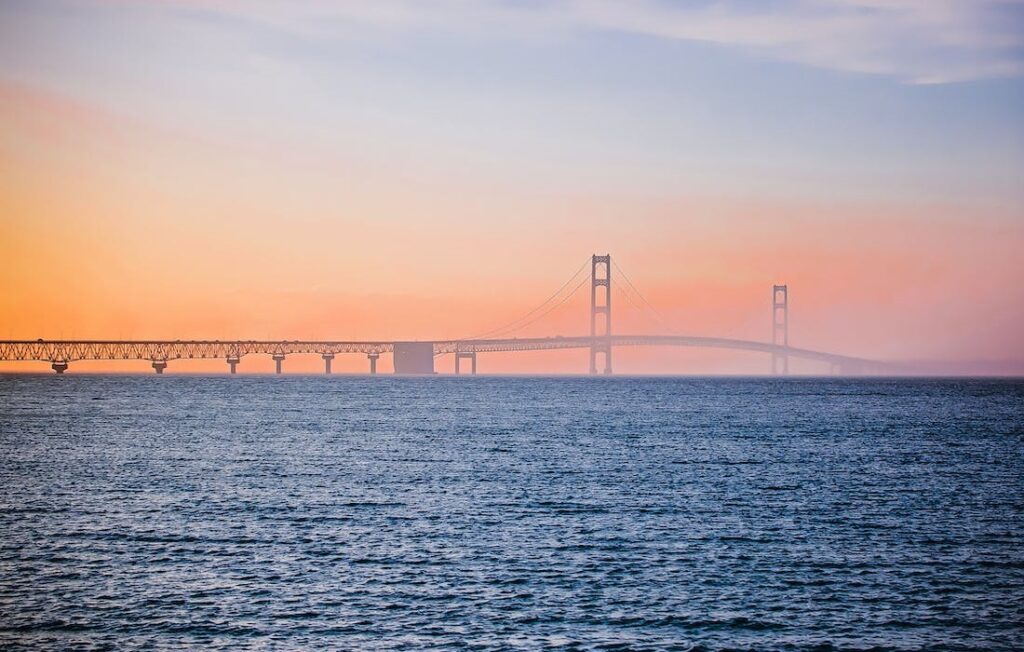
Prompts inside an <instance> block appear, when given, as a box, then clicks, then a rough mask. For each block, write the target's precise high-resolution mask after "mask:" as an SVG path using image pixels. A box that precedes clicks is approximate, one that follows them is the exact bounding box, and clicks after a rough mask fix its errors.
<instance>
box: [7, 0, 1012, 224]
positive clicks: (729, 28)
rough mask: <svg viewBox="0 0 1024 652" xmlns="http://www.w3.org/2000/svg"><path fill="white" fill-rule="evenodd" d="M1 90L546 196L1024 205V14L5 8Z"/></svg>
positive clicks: (679, 6)
mask: <svg viewBox="0 0 1024 652" xmlns="http://www.w3.org/2000/svg"><path fill="white" fill-rule="evenodd" d="M2 13H3V16H4V18H3V23H2V25H3V27H2V28H0V29H2V32H0V35H2V37H3V38H2V39H0V41H2V44H0V55H2V60H3V63H2V64H0V77H2V78H3V79H6V80H7V81H12V82H19V83H24V84H29V85H35V86H40V87H43V88H46V89H50V90H53V91H55V92H59V93H64V94H68V95H70V96H72V97H79V98H82V99H83V100H84V101H87V102H92V103H96V104H98V105H100V106H103V107H106V108H109V109H111V110H115V111H118V112H121V113H125V114H130V115H137V116H141V117H144V118H145V119H146V120H149V121H154V122H157V123H160V124H162V125H165V126H171V127H174V128H177V129H182V130H186V131H190V132H197V133H216V134H219V135H225V136H227V137H230V138H239V139H252V138H257V139H258V138H262V137H266V134H268V133H272V134H274V137H275V138H280V139H285V140H288V141H290V142H295V143H305V142H309V143H319V144H322V145H326V146H329V147H334V148H344V147H346V146H353V147H359V148H362V149H366V150H372V151H373V152H375V153H374V154H370V155H374V156H379V158H380V159H382V160H386V159H388V158H389V157H394V156H395V155H396V153H397V152H402V153H403V155H404V156H406V157H409V158H410V159H411V160H413V161H415V162H417V163H418V164H419V165H431V166H441V167H450V168H451V169H452V170H453V171H455V172H457V173H459V174H462V173H465V174H479V175H485V176H492V177H494V178H501V179H502V180H503V182H507V183H512V184H516V183H523V184H527V185H532V186H536V187H538V188H543V187H545V185H546V184H549V183H550V184H554V185H556V186H559V187H565V186H570V187H579V188H580V189H582V190H585V189H586V188H587V187H588V186H590V185H599V186H603V185H606V184H609V183H611V184H623V185H624V186H626V187H628V188H631V189H633V190H635V191H637V192H650V193H665V192H675V191H678V190H679V189H680V184H682V186H683V187H684V189H688V190H693V191H707V192H726V191H728V192H756V193H767V194H781V195H784V196H790V195H796V196H808V197H816V198H824V199H830V198H831V199H836V198H838V199H843V198H856V197H860V198H886V199H907V198H909V199H919V198H922V197H931V198H935V199H938V200H940V201H967V202H973V201H986V202H996V203H1001V204H1003V205H1004V206H1005V205H1010V206H1012V205H1015V204H1017V203H1019V202H1020V201H1021V200H1022V198H1024V191H1022V190H1021V187H1022V172H1021V170H1022V169H1024V127H1022V124H1024V120H1021V119H1020V118H1021V116H1022V115H1024V85H1022V82H1021V73H1022V72H1024V45H1022V43H1024V36H1022V34H1024V30H1022V16H1024V3H1021V2H989V1H986V0H979V1H976V2H962V1H956V0H936V1H922V0H862V1H857V0H834V1H831V2H829V1H825V0H817V1H810V0H808V1H803V2H781V1H778V2H775V1H773V2H707V1H702V2H667V1H661V2H631V3H616V2H598V1H579V2H541V1H537V2H494V1H486V0H485V1H480V2H452V1H442V2H413V1H392V0H383V1H378V2H362V3H359V2H339V3H328V2H312V3H278V2H245V3H243V2H231V1H211V2H189V1H184V0H183V1H180V2H173V1H168V2H160V1H153V2H141V3H128V2H49V1H43V2H5V3H4V4H3V9H2Z"/></svg>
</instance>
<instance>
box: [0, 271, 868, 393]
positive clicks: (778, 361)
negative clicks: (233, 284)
mask: <svg viewBox="0 0 1024 652" xmlns="http://www.w3.org/2000/svg"><path fill="white" fill-rule="evenodd" d="M590 264H591V270H590V274H589V276H587V277H584V278H583V281H582V282H581V283H580V284H578V285H576V287H575V288H574V289H573V290H572V292H570V293H569V294H568V295H565V296H564V297H562V298H561V301H560V302H558V303H557V305H561V304H563V303H565V301H567V300H568V298H569V297H570V296H572V294H574V293H575V292H576V290H578V289H579V288H580V287H582V285H583V283H585V282H586V281H587V280H588V279H589V280H590V334H589V335H579V336H571V337H561V336H558V337H498V338H495V337H470V338H462V339H453V340H433V341H383V340H379V341H373V340H367V341H345V340H337V341H334V340H229V341H222V340H42V339H39V340H2V341H0V361H40V362H48V363H50V366H51V368H52V369H53V370H54V371H55V372H57V373H58V374H61V373H64V372H65V371H67V370H68V368H69V366H70V363H72V362H75V361H79V360H145V361H149V362H150V364H151V365H152V367H153V369H154V370H155V371H156V373H158V374H161V373H163V372H164V370H165V369H167V367H168V363H169V361H171V360H191V359H211V358H213V359H223V360H225V361H226V362H227V364H228V369H229V371H230V373H232V374H234V373H237V369H238V365H239V364H240V363H241V361H242V358H243V357H244V356H247V355H269V356H271V358H272V359H273V361H274V363H275V370H276V372H277V373H279V374H280V373H282V368H283V363H284V361H285V359H286V357H287V356H289V355H302V354H305V355H318V356H320V357H321V358H322V359H323V361H324V371H325V373H327V374H330V373H331V363H332V361H333V360H334V358H335V356H337V355H342V354H362V355H365V356H366V357H367V360H368V362H369V372H370V373H371V374H376V373H377V361H378V359H379V358H380V356H381V355H383V354H390V355H392V356H393V359H394V367H395V372H396V373H399V374H432V373H434V359H435V358H436V357H437V356H440V355H445V354H452V355H454V358H455V373H456V374H459V373H461V371H462V363H463V361H465V362H467V363H468V364H469V371H470V373H473V374H475V373H476V372H477V355H478V354H480V353H494V352H511V351H550V350H557V349H586V350H588V351H589V352H590V373H598V371H599V370H600V371H602V372H603V373H605V374H610V373H611V372H612V351H613V349H615V348H619V347H629V346H670V347H705V348H718V349H732V350H743V351H756V352H761V353H766V354H769V355H770V356H771V370H772V373H774V374H788V373H789V360H790V358H796V359H805V360H813V361H817V362H821V363H825V364H827V365H829V369H830V371H838V372H839V373H843V374H859V373H879V372H884V371H885V370H886V365H885V364H883V363H880V362H876V361H871V360H866V359H863V358H857V357H853V356H846V355H839V354H835V353H826V352H823V351H813V350H810V349H803V348H798V347H792V346H790V345H789V290H788V287H787V286H786V285H774V286H772V340H771V341H768V342H759V341H754V340H742V339H732V338H722V337H699V336H688V335H643V334H637V335H621V334H613V333H612V302H611V300H612V284H613V282H612V268H613V263H612V260H611V255H603V256H600V255H594V256H591V259H590ZM615 268H616V269H618V267H617V266H616V267H615ZM582 270H583V268H581V269H580V270H579V271H577V274H576V275H574V277H573V278H571V279H570V281H569V282H567V283H566V284H564V285H563V286H562V288H561V289H560V290H559V291H558V292H556V294H555V295H552V297H550V298H549V299H548V300H547V301H545V303H544V304H541V306H538V308H536V309H534V310H533V311H531V312H530V313H527V315H526V316H525V317H522V318H520V319H518V320H515V322H513V324H516V323H518V322H527V323H532V322H530V320H531V319H533V320H534V321H535V319H534V315H535V313H537V312H539V310H540V309H543V307H544V306H545V305H551V304H552V301H554V300H556V299H558V298H559V297H560V296H561V295H562V293H563V290H564V289H565V288H567V287H568V286H569V285H570V284H571V283H572V281H574V280H575V279H576V277H578V276H579V274H580V272H581V271H582ZM619 271H620V272H621V270H619ZM622 275H623V276H624V278H625V279H626V282H627V283H628V287H632V288H633V289H634V290H635V286H633V285H632V283H631V282H630V281H629V280H628V277H625V274H624V273H623V274H622ZM626 296H627V297H628V296H630V295H628V294H627V295H626ZM636 296H637V297H638V298H639V299H640V300H641V302H642V303H646V299H643V295H641V294H639V291H636ZM557 305H556V307H557ZM647 305H648V306H650V304H649V303H648V304H647ZM651 309H652V310H653V307H651ZM548 312H550V310H548V311H547V312H545V313H542V314H541V315H540V316H543V315H544V314H547V313H548ZM522 325H523V324H520V327H521V326H522ZM496 330H498V331H500V330H502V329H496ZM493 332H494V331H491V332H490V333H493ZM485 335H487V334H485ZM599 362H600V365H599V364H598V363H599Z"/></svg>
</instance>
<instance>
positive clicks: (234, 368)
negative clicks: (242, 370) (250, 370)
mask: <svg viewBox="0 0 1024 652" xmlns="http://www.w3.org/2000/svg"><path fill="white" fill-rule="evenodd" d="M241 361H242V360H241V358H228V366H230V367H231V373H233V374H234V373H238V363H239V362H241Z"/></svg>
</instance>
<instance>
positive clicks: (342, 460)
mask: <svg viewBox="0 0 1024 652" xmlns="http://www.w3.org/2000/svg"><path fill="white" fill-rule="evenodd" d="M1022 443H1024V382H1022V381H1018V380H844V379H795V378H793V379H729V378H720V379H694V378H620V377H612V378H487V377H476V378H468V377H461V378H451V377H447V378H446V377H436V378H394V377H384V376H381V377H340V376H338V377H329V378H325V377H301V376H282V377H272V376H270V377H257V376H252V377H245V376H237V377H227V376H219V377H214V376H210V377H187V376H160V377H158V376H155V375H153V376H84V375H77V376H76V375H67V376H64V377H57V376H42V375H39V376H34V375H3V376H0V647H6V648H13V649H18V648H21V647H25V648H57V649H66V648H69V647H77V648H84V649H91V648H95V649H103V648H111V647H116V648H135V647H137V648H146V649H171V648H174V649H182V648H190V649H217V648H223V649H229V648H230V649H237V648H240V647H246V648H254V647H255V648H268V649H359V650H366V649H431V648H434V649H452V648H466V649H482V650H486V649H538V648H545V647H562V648H563V649H683V650H686V649H721V648H732V649H757V650H764V649H810V648H813V649H821V650H828V649H865V648H872V647H877V648H878V649H936V648H945V649H949V648H953V649H957V648H960V649H1006V650H1009V649H1021V648H1024V629H1022V627H1024V625H1022V623H1024V446H1022Z"/></svg>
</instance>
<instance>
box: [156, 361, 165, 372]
mask: <svg viewBox="0 0 1024 652" xmlns="http://www.w3.org/2000/svg"><path fill="white" fill-rule="evenodd" d="M166 368H167V361H166V360H154V361H153V371H155V372H157V373H158V374H162V373H163V372H164V369H166Z"/></svg>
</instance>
